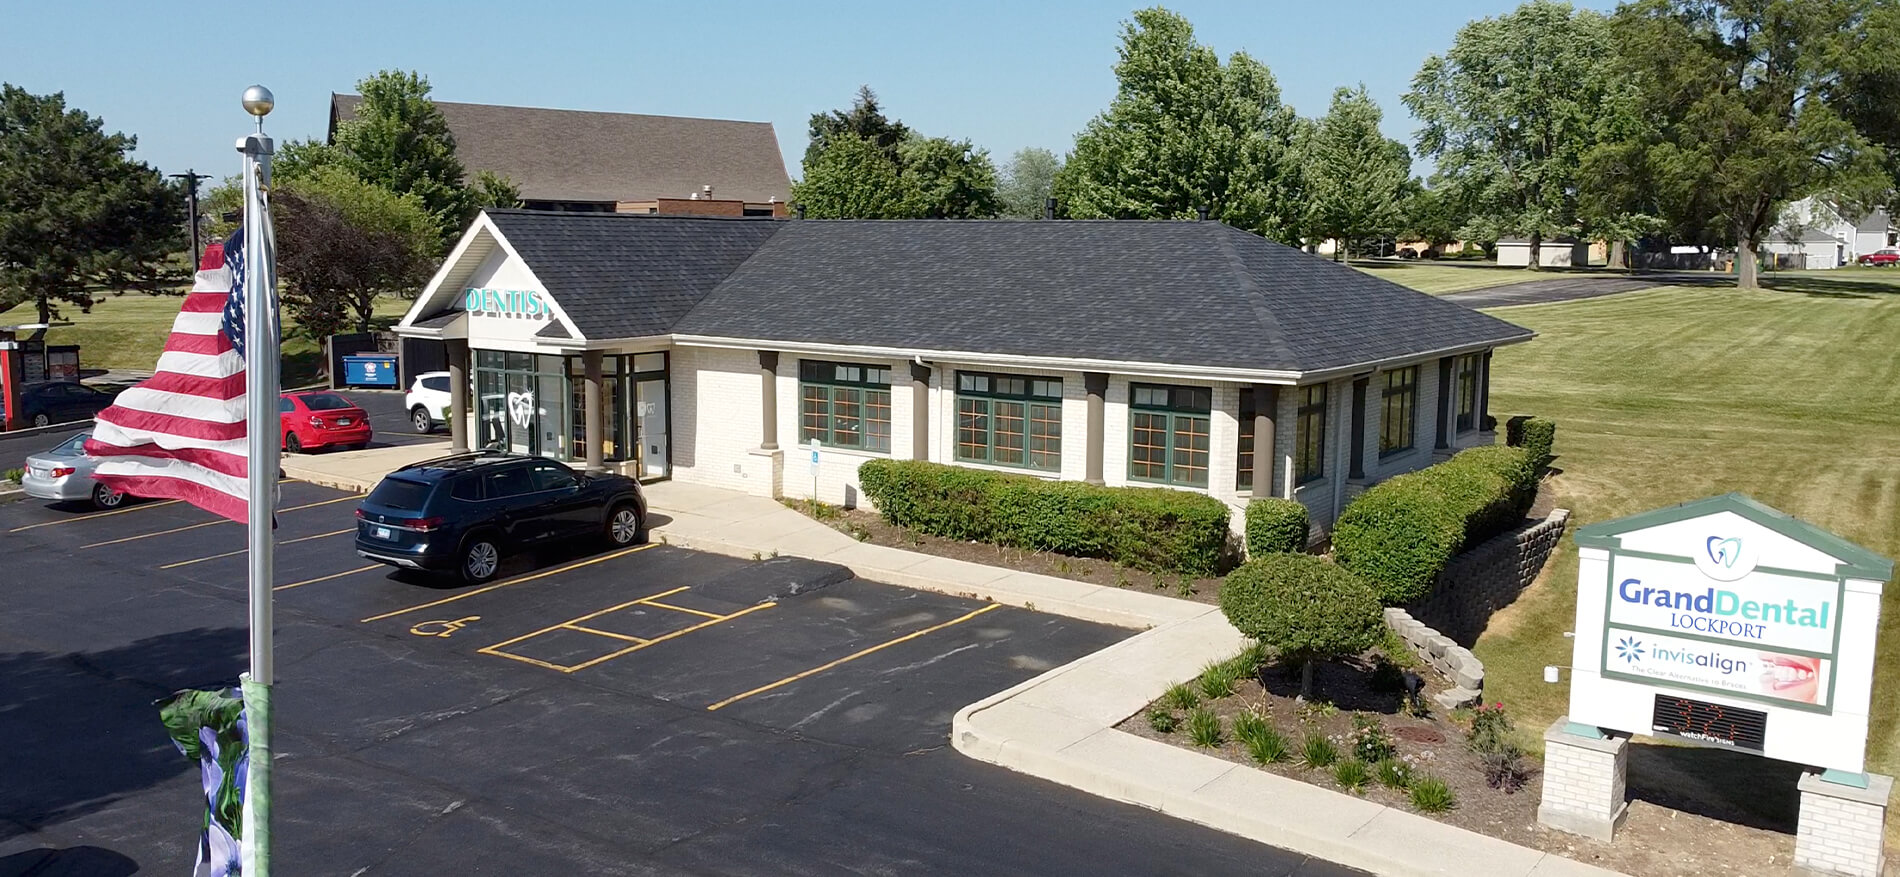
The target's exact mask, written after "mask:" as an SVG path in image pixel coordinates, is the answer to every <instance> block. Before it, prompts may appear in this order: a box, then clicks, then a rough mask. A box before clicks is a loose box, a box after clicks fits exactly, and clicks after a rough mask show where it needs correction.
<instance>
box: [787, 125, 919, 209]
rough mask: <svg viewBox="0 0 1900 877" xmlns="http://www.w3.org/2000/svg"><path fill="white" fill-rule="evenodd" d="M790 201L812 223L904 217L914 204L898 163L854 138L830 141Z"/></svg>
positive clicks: (807, 166) (795, 187)
mask: <svg viewBox="0 0 1900 877" xmlns="http://www.w3.org/2000/svg"><path fill="white" fill-rule="evenodd" d="M792 200H794V201H797V202H798V204H799V206H801V207H803V208H804V209H805V213H806V215H807V216H810V217H811V218H813V219H903V218H907V217H908V215H909V214H908V211H909V209H910V206H911V205H910V203H909V198H908V197H907V193H906V191H905V187H904V181H903V180H902V179H901V178H900V177H899V175H898V171H897V165H896V164H895V163H894V162H892V161H891V160H890V158H889V157H888V156H886V155H885V154H884V151H883V150H882V149H879V148H878V146H877V144H875V143H872V142H871V141H869V140H866V139H864V138H862V137H858V136H855V135H853V136H842V135H840V136H836V137H832V138H831V139H830V141H829V142H827V143H826V144H825V148H824V149H823V150H821V151H819V152H818V153H817V154H816V155H814V156H811V157H810V158H809V159H807V161H806V163H805V178H804V179H802V180H799V181H798V182H797V183H794V184H792Z"/></svg>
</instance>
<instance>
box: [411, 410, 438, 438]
mask: <svg viewBox="0 0 1900 877" xmlns="http://www.w3.org/2000/svg"><path fill="white" fill-rule="evenodd" d="M409 425H410V426H413V427H415V430H416V433H417V434H418V435H428V434H429V432H430V431H432V430H434V429H435V419H434V418H431V417H430V416H429V409H427V408H424V407H422V406H421V405H417V406H416V407H415V408H414V409H412V410H410V412H409Z"/></svg>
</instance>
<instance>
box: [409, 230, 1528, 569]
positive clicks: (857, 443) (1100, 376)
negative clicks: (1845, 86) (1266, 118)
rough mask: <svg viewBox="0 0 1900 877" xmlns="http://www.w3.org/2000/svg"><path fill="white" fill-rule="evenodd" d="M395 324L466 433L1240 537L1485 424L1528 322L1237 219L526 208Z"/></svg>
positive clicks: (687, 477)
mask: <svg viewBox="0 0 1900 877" xmlns="http://www.w3.org/2000/svg"><path fill="white" fill-rule="evenodd" d="M396 331H397V332H398V333H400V334H402V335H405V336H407V337H410V338H431V339H440V340H442V341H443V342H444V346H445V348H446V350H447V357H448V363H449V369H450V371H451V372H452V373H454V374H455V375H456V378H455V379H452V380H451V385H452V387H453V388H454V397H455V398H454V400H453V403H452V406H451V407H452V408H453V409H454V412H453V414H452V416H451V417H450V418H448V419H449V421H450V425H451V430H452V433H451V435H452V439H453V445H454V447H456V448H457V449H465V448H468V447H470V446H471V445H474V446H499V447H503V448H507V449H510V450H513V451H518V452H521V453H529V454H542V455H546V456H549V457H552V458H555V459H559V460H564V461H570V462H572V463H574V464H575V465H577V466H585V467H586V468H588V469H590V470H601V469H612V470H617V471H620V472H623V473H627V474H634V475H638V476H639V477H642V478H649V479H656V478H673V479H678V480H681V481H690V482H695V483H701V484H707V485H713V486H717V487H723V488H729V489H734V490H742V491H745V492H748V493H751V494H754V495H759V496H771V497H800V498H802V497H812V496H816V497H817V498H818V499H821V500H823V501H825V502H829V503H838V504H843V505H847V506H849V505H854V504H856V503H858V502H859V501H860V500H861V499H862V496H861V493H860V491H859V487H858V467H859V465H860V464H862V463H863V462H864V461H866V460H872V459H881V458H889V459H900V460H903V459H916V460H931V461H935V462H939V463H946V464H953V465H959V466H969V467H973V468H980V469H988V470H993V471H1000V472H1010V473H1018V474H1022V475H1026V476H1030V477H1035V478H1044V479H1050V480H1073V481H1086V482H1090V483H1095V484H1107V485H1134V486H1154V487H1166V488H1173V489H1179V490H1190V491H1195V492H1199V493H1205V494H1208V495H1210V496H1213V497H1216V498H1218V499H1220V500H1222V501H1223V502H1225V503H1227V504H1229V505H1230V506H1231V507H1232V508H1234V509H1235V511H1236V514H1235V516H1234V519H1235V525H1236V527H1238V526H1240V523H1241V521H1242V520H1243V516H1242V512H1244V509H1245V506H1246V503H1247V502H1248V500H1249V499H1250V498H1252V497H1255V496H1277V497H1288V498H1294V499H1297V500H1299V501H1300V502H1302V503H1303V504H1305V505H1306V506H1307V508H1308V510H1309V512H1310V515H1311V519H1312V522H1313V524H1314V532H1315V533H1316V534H1323V533H1325V532H1326V531H1327V530H1329V529H1330V526H1331V523H1332V521H1333V520H1334V519H1335V518H1336V517H1337V512H1338V510H1339V509H1341V508H1342V507H1343V506H1344V505H1345V503H1346V502H1347V501H1348V500H1349V499H1350V498H1352V497H1353V496H1355V495H1357V494H1358V492H1359V491H1361V490H1363V489H1364V488H1365V487H1366V486H1367V485H1369V484H1372V483H1375V482H1377V481H1380V480H1382V479H1385V478H1388V477H1391V476H1393V475H1396V474H1399V473H1401V472H1408V471H1411V470H1414V469H1418V468H1420V467H1423V466H1426V465H1429V464H1430V463H1432V462H1433V461H1435V460H1437V459H1441V458H1442V457H1443V456H1445V455H1448V454H1451V453H1454V452H1455V451H1457V450H1458V449H1460V448H1464V447H1470V446H1473V445H1478V444H1486V443H1489V442H1491V441H1492V440H1493V436H1492V434H1491V433H1490V432H1489V431H1488V428H1487V424H1488V422H1489V418H1488V416H1487V415H1488V411H1487V406H1488V402H1487V400H1488V398H1489V390H1490V369H1491V351H1492V350H1493V349H1494V348H1496V347H1498V346H1501V345H1506V344H1514V343H1518V342H1522V341H1527V340H1529V339H1530V338H1531V332H1530V331H1529V330H1527V329H1524V328H1522V327H1520V326H1516V325H1513V324H1511V323H1507V322H1505V321H1503V320H1499V319H1497V318H1495V317H1491V316H1488V315H1485V314H1481V313H1478V312H1476V311H1473V310H1470V309H1467V308H1465V307H1463V306H1460V305H1457V304H1454V303H1452V302H1447V301H1444V300H1441V299H1437V298H1433V297H1432V296H1429V295H1425V294H1423V293H1419V292H1415V291H1413V290H1411V289H1408V288H1406V287H1403V286H1399V285H1398V284H1395V283H1392V282H1390V281H1386V280H1381V279H1378V278H1376V277H1370V276H1368V275H1366V274H1365V273H1363V272H1361V271H1358V270H1356V269H1353V268H1351V267H1348V266H1345V265H1339V264H1334V263H1332V262H1331V261H1329V260H1326V259H1324V258H1320V257H1315V256H1312V255H1308V254H1305V253H1301V252H1299V251H1298V250H1294V249H1291V248H1289V247H1285V246H1282V245H1280V244H1276V243H1273V242H1271V241H1268V240H1266V239H1264V238H1261V237H1259V236H1257V235H1254V234H1251V233H1248V232H1245V231H1241V230H1239V229H1235V228H1232V227H1229V226H1226V225H1223V224H1221V223H1217V222H1193V221H1183V222H1164V221H1153V222H1114V221H1100V222H1091V221H1062V222H1056V221H1045V222H1017V221H1000V220H998V221H987V220H975V221H947V220H887V221H821V220H804V221H799V220H793V221H789V222H773V221H769V220H748V219H744V218H715V217H682V216H667V215H665V214H660V215H637V214H636V215H629V214H618V215H615V214H605V215H603V214H588V213H552V212H536V211H526V210H489V211H485V212H484V213H483V214H482V215H481V216H480V217H478V218H477V219H476V221H475V223H474V224H473V225H472V226H471V227H470V228H469V230H468V231H467V233H466V234H464V235H463V237H462V240H461V241H460V243H458V244H457V245H456V247H455V249H454V250H453V251H452V252H451V253H450V255H449V257H448V259H447V261H446V262H445V263H444V264H443V266H442V268H441V269H440V270H439V271H438V272H437V274H436V275H435V277H434V278H433V279H432V280H431V281H430V282H429V285H428V286H427V287H426V288H425V289H424V291H423V293H422V294H421V295H420V296H419V297H418V298H417V299H416V302H415V304H414V306H413V307H412V308H411V309H410V311H409V313H408V314H407V315H406V316H404V317H403V319H402V321H401V322H400V323H399V324H398V326H397V327H396ZM471 390H472V392H471ZM471 433H472V436H471ZM471 438H472V440H471ZM814 443H815V445H816V448H815V449H816V452H817V456H818V463H817V465H816V469H815V471H813V470H811V469H808V468H807V467H808V466H810V465H811V463H810V462H809V461H810V459H811V456H810V455H811V453H812V450H811V449H812V446H813V444H814Z"/></svg>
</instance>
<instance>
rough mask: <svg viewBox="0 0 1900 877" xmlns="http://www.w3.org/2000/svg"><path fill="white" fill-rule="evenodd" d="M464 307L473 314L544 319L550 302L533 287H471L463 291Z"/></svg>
mask: <svg viewBox="0 0 1900 877" xmlns="http://www.w3.org/2000/svg"><path fill="white" fill-rule="evenodd" d="M462 309H463V310H465V311H468V312H469V313H471V314H482V315H485V316H494V317H519V318H522V319H529V320H544V319H547V317H548V314H549V309H548V303H547V302H545V301H542V300H541V293H539V292H536V291H535V290H532V289H486V288H476V287H470V288H469V289H468V290H467V291H466V292H464V293H462Z"/></svg>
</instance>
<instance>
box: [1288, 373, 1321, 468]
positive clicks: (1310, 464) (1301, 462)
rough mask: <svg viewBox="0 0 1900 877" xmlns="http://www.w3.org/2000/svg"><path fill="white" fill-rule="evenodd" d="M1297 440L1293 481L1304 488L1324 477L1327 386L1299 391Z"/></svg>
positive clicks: (1314, 386) (1294, 446) (1294, 452)
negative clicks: (1306, 484) (1304, 485)
mask: <svg viewBox="0 0 1900 877" xmlns="http://www.w3.org/2000/svg"><path fill="white" fill-rule="evenodd" d="M1296 422H1297V424H1298V425H1297V427H1296V428H1297V429H1298V433H1297V437H1296V438H1295V439H1294V443H1293V480H1294V483H1296V484H1305V483H1306V482H1308V481H1315V480H1318V479H1320V478H1324V477H1326V385H1325V384H1312V385H1309V386H1305V387H1301V388H1300V407H1299V412H1298V416H1297V417H1296Z"/></svg>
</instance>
